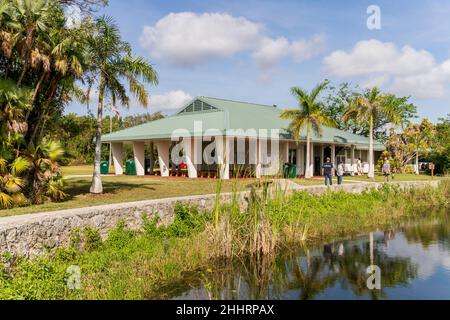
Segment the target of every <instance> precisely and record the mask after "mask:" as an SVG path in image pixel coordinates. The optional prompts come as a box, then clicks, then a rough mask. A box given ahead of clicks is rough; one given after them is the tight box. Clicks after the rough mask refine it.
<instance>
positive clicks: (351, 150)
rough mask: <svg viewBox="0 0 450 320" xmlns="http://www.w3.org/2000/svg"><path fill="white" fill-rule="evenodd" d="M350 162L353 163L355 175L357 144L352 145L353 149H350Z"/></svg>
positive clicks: (352, 171)
mask: <svg viewBox="0 0 450 320" xmlns="http://www.w3.org/2000/svg"><path fill="white" fill-rule="evenodd" d="M350 158H351V159H350V160H351V161H350V163H351V168H352V169H351V175H352V176H354V175H355V171H356V168H355V146H352V147H351V149H350Z"/></svg>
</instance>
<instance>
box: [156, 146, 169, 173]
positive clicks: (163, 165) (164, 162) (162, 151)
mask: <svg viewBox="0 0 450 320" xmlns="http://www.w3.org/2000/svg"><path fill="white" fill-rule="evenodd" d="M155 144H156V150H157V152H158V163H159V171H160V173H161V177H168V176H169V161H170V160H169V159H170V157H169V149H170V141H157V142H155Z"/></svg>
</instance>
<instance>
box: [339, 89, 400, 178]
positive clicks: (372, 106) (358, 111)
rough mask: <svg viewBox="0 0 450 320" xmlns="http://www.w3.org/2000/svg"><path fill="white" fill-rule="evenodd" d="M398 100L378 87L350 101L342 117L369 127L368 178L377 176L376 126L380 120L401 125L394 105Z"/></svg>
mask: <svg viewBox="0 0 450 320" xmlns="http://www.w3.org/2000/svg"><path fill="white" fill-rule="evenodd" d="M397 103H398V100H397V99H396V98H395V97H394V96H392V95H386V94H383V93H382V92H381V91H380V90H379V89H378V88H377V87H373V88H372V89H370V90H366V91H365V92H364V94H359V95H356V96H355V97H354V98H353V100H351V101H350V103H349V105H348V107H347V109H346V110H345V112H344V115H343V116H342V119H343V120H344V121H346V122H348V121H350V120H353V121H354V122H356V123H358V124H360V125H365V124H368V125H369V159H368V162H369V173H368V175H367V176H368V177H369V178H373V177H374V176H375V159H374V153H373V139H374V124H375V123H376V122H377V121H378V120H377V119H379V118H385V119H387V120H388V121H389V123H391V124H393V125H399V124H401V121H402V119H401V117H400V114H398V113H397V112H396V109H395V108H393V105H395V104H397Z"/></svg>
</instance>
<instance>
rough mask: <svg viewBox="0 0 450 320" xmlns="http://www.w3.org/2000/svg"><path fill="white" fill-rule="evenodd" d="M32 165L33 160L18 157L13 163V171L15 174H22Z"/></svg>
mask: <svg viewBox="0 0 450 320" xmlns="http://www.w3.org/2000/svg"><path fill="white" fill-rule="evenodd" d="M30 166H31V162H30V161H29V160H28V159H26V158H23V157H18V158H16V159H15V160H14V162H13V163H12V164H11V173H12V174H13V175H20V174H22V173H23V172H25V171H26V170H28V169H29V168H30Z"/></svg>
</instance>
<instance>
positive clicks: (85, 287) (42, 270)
mask: <svg viewBox="0 0 450 320" xmlns="http://www.w3.org/2000/svg"><path fill="white" fill-rule="evenodd" d="M219 189H220V188H219ZM449 196H450V183H449V181H448V180H445V181H442V182H441V184H440V186H439V188H435V189H433V188H430V187H426V188H422V189H409V190H405V191H401V190H399V189H398V188H396V187H393V186H389V185H385V186H384V187H382V188H380V189H379V190H371V191H368V192H365V193H363V194H352V193H344V192H329V193H326V194H323V195H320V196H313V195H310V194H308V193H304V192H300V193H295V194H293V195H291V196H285V195H283V194H282V193H280V192H277V191H276V190H275V191H270V190H269V189H268V188H267V187H264V186H263V187H262V189H255V190H254V192H253V193H252V195H251V196H250V198H249V199H248V203H249V206H248V208H247V209H246V210H245V212H243V211H242V210H241V209H239V202H238V201H237V200H236V201H234V202H233V203H232V204H231V205H227V206H219V207H218V211H217V210H213V211H211V212H205V213H201V212H198V211H197V210H196V209H195V208H187V207H184V206H178V207H177V208H176V210H175V216H176V218H175V221H174V223H173V224H171V225H169V226H158V221H157V220H153V219H144V224H143V228H142V229H141V230H139V231H131V230H127V229H126V228H125V227H124V225H123V224H119V225H118V226H117V228H115V229H114V230H112V231H111V232H110V233H109V236H108V237H107V239H105V240H104V241H101V240H100V238H99V236H98V232H96V231H95V230H94V229H87V230H75V231H74V232H73V236H72V243H71V245H70V246H69V247H67V248H62V249H59V250H57V251H56V252H51V253H49V254H48V255H47V256H45V257H41V258H36V259H33V260H27V259H24V258H18V257H12V256H11V255H4V256H3V257H2V259H1V263H0V299H143V298H161V297H165V293H166V292H167V291H168V290H169V289H168V288H167V286H170V284H171V283H173V282H174V281H175V282H176V280H177V279H181V278H182V277H183V274H184V273H185V272H188V271H195V270H207V268H208V267H209V266H210V265H211V259H218V258H221V257H222V258H233V257H239V258H243V257H248V256H252V257H253V259H255V260H256V261H259V262H258V263H257V265H260V266H263V261H264V257H268V256H273V255H274V254H276V253H277V252H279V251H280V250H282V249H283V248H286V247H289V246H291V245H293V244H299V243H302V244H304V245H306V246H307V245H308V243H310V242H311V241H315V240H324V239H329V238H335V237H343V236H345V237H348V236H351V235H355V234H358V233H361V232H364V231H370V230H373V229H375V228H392V227H394V226H395V225H397V224H398V223H400V222H402V221H404V220H405V219H413V218H416V217H424V216H428V217H430V215H431V214H432V213H431V212H433V210H440V209H442V210H448V208H449V202H448V199H449ZM215 217H216V218H215ZM70 266H78V267H80V270H81V290H69V289H68V287H67V286H66V280H67V279H68V277H69V275H68V273H67V272H66V271H67V268H68V267H70ZM258 280H261V281H263V280H264V279H259V278H258Z"/></svg>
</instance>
